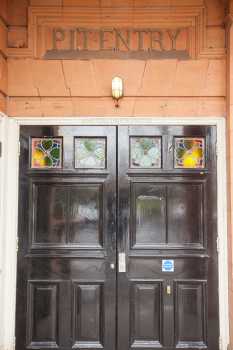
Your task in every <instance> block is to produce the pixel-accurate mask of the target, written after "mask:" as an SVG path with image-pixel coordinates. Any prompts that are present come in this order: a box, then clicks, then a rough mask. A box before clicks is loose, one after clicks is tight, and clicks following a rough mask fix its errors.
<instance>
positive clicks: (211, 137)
mask: <svg viewBox="0 0 233 350" xmlns="http://www.w3.org/2000/svg"><path fill="white" fill-rule="evenodd" d="M49 138H51V140H54V138H59V140H60V141H61V143H60V146H59V147H60V156H61V160H60V163H59V162H58V163H56V164H55V163H54V164H55V165H51V164H52V163H48V165H49V167H47V168H46V167H44V164H46V163H43V159H42V158H40V157H39V158H38V159H39V161H41V159H42V161H41V163H40V162H38V163H35V164H37V165H38V166H34V165H35V164H34V163H33V164H34V165H33V164H32V158H33V157H34V156H35V157H38V150H37V151H36V152H37V153H35V154H34V155H33V152H35V149H33V142H34V141H35V139H36V142H37V143H36V147H39V146H38V140H41V139H45V140H48V139H49ZM192 139H197V141H198V140H200V139H201V140H202V141H203V142H204V145H203V144H202V145H201V147H203V153H202V154H201V153H200V149H199V157H200V156H202V157H203V159H202V161H201V163H200V164H199V167H196V168H195V167H193V166H196V165H195V164H194V163H193V164H192V159H191V158H190V159H191V163H190V159H189V158H188V157H189V156H187V157H186V159H185V160H184V159H183V161H184V162H183V164H182V154H183V153H184V155H185V151H184V152H183V151H182V150H176V149H175V148H176V146H177V140H178V141H179V142H181V143H182V142H183V146H184V144H185V146H187V148H188V149H191V147H192V145H191V144H190V140H192ZM51 140H50V141H49V142H50V143H51ZM20 141H21V155H20V188H19V250H18V274H17V276H18V277H17V307H16V349H17V350H24V349H53V348H54V349H55V348H58V349H61V350H65V349H67V350H68V349H90V350H94V349H105V350H129V349H141V350H144V349H147V350H150V349H155V348H162V349H164V350H165V349H176V348H185V349H189V350H191V349H209V350H217V349H218V337H219V321H218V272H217V271H218V265H217V264H218V263H217V247H216V239H217V233H216V221H217V219H216V153H215V143H216V130H215V128H214V127H196V126H169V127H168V126H156V127H155V126H119V127H115V126H43V127H26V126H25V127H22V128H21V136H20ZM42 141H43V140H42ZM55 141H56V140H55ZM49 142H47V143H46V142H45V146H46V147H47V149H49V147H50V146H51V144H50V143H49ZM56 142H57V141H56ZM185 142H186V143H185ZM34 146H35V144H34ZM183 146H182V145H181V147H183ZM46 147H45V148H46ZM55 147H57V146H56V145H55ZM34 148H35V147H34ZM194 151H195V150H194ZM179 152H181V153H179ZM182 152H183V153H182ZM45 153H46V150H45ZM194 153H195V152H194ZM54 155H55V156H56V157H58V156H59V154H58V153H56V152H55V153H54ZM39 156H41V154H40V152H39ZM177 157H178V158H179V157H180V159H181V163H179V161H180V159H178V163H179V164H180V166H179V165H178V163H177V159H176V158H177ZM38 159H36V161H37V160H38ZM185 162H186V163H185ZM177 165H178V166H177Z"/></svg>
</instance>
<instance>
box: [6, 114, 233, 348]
mask: <svg viewBox="0 0 233 350" xmlns="http://www.w3.org/2000/svg"><path fill="white" fill-rule="evenodd" d="M49 124H51V125H216V127H217V148H218V150H219V152H218V161H217V171H218V173H217V184H218V190H217V191H218V192H217V194H218V203H217V206H218V235H219V248H220V250H219V310H220V312H219V317H220V337H221V350H227V346H228V343H229V315H228V313H229V302H228V258H227V198H226V193H227V187H226V186H227V181H226V180H227V177H226V142H225V139H226V123H225V119H224V118H210V117H200V118H189V117H186V118H179V117H178V116H177V117H172V118H164V117H163V118H147V117H145V118H132V117H128V118H124V117H121V118H114V117H111V118H107V117H105V118H93V117H86V118H78V117H74V118H55V117H51V118H19V119H15V118H7V119H5V125H4V131H3V134H4V135H5V140H4V143H5V145H4V149H5V150H6V151H7V159H5V160H4V169H5V171H4V173H5V176H4V178H5V184H4V193H3V197H4V203H5V205H4V208H3V214H2V217H3V216H4V218H5V220H4V223H3V226H1V229H2V231H1V232H3V233H4V245H3V250H4V256H3V293H4V294H3V302H2V304H1V305H0V308H1V309H0V315H3V316H2V317H3V323H2V326H3V327H2V329H3V330H2V334H1V333H0V337H1V338H0V345H1V344H2V349H3V350H12V349H13V348H14V332H15V300H16V263H17V259H16V258H17V256H16V239H17V220H18V219H17V218H18V139H19V127H20V125H49ZM0 322H1V319H0ZM0 328H1V327H0Z"/></svg>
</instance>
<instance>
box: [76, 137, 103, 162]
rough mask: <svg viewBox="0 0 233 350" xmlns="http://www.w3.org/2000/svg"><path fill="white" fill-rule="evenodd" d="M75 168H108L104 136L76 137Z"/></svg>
mask: <svg viewBox="0 0 233 350" xmlns="http://www.w3.org/2000/svg"><path fill="white" fill-rule="evenodd" d="M75 168H80V169H104V168H106V139H105V138H104V137H99V138H97V137H76V138H75Z"/></svg>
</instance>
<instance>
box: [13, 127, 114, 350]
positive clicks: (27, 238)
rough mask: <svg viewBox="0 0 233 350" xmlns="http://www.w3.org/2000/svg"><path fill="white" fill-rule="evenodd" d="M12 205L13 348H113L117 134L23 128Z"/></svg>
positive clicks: (109, 130)
mask: <svg viewBox="0 0 233 350" xmlns="http://www.w3.org/2000/svg"><path fill="white" fill-rule="evenodd" d="M77 140H78V141H79V142H77ZM62 145H63V146H62ZM61 155H62V158H59V157H60V156H61ZM88 164H89V167H87V165H88ZM19 203H20V205H19V208H20V213H19V253H18V280H17V311H16V324H17V326H16V348H17V349H18V350H23V349H35V348H37V349H38V348H39V349H43V348H46V349H47V348H57V349H63V350H64V349H66V350H67V349H72V348H78V349H82V348H89V349H97V348H98V349H100V348H101V349H111V350H113V349H115V341H116V340H115V334H116V313H115V310H116V270H115V269H111V268H110V266H111V264H114V265H116V128H115V127H95V128H92V127H63V126H62V127H57V126H49V127H22V128H21V158H20V192H19ZM22 203H23V205H21V204H22Z"/></svg>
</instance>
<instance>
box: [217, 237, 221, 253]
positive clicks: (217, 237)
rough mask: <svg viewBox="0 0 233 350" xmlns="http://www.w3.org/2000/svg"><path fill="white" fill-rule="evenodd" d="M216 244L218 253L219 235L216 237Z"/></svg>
mask: <svg viewBox="0 0 233 350" xmlns="http://www.w3.org/2000/svg"><path fill="white" fill-rule="evenodd" d="M216 245H217V252H218V253H219V251H220V241H219V236H218V237H217V239H216Z"/></svg>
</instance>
